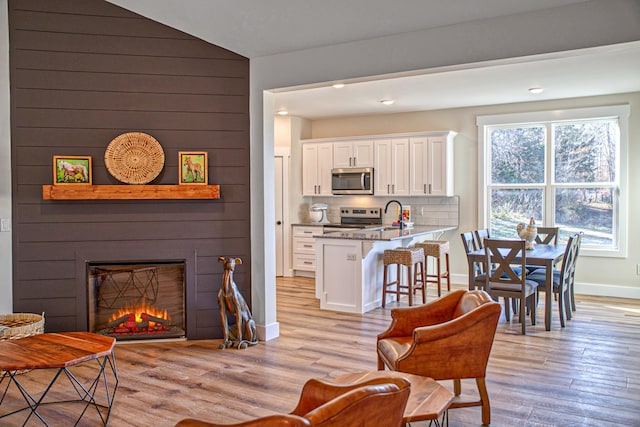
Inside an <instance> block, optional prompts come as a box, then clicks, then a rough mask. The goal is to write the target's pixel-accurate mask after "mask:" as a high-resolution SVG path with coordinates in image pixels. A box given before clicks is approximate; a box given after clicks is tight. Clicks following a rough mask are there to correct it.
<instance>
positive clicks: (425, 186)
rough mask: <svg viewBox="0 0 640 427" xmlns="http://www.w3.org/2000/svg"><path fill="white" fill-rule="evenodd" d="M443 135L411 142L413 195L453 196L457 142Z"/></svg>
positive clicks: (452, 133) (451, 137)
mask: <svg viewBox="0 0 640 427" xmlns="http://www.w3.org/2000/svg"><path fill="white" fill-rule="evenodd" d="M454 137H455V132H442V133H434V134H430V135H421V136H415V137H411V138H410V147H411V151H410V153H411V154H410V156H409V158H410V166H409V169H410V170H411V177H410V190H409V191H410V193H411V195H416V196H417V195H424V196H453V194H454V193H453V138H454Z"/></svg>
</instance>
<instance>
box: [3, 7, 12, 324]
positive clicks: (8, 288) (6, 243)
mask: <svg viewBox="0 0 640 427" xmlns="http://www.w3.org/2000/svg"><path fill="white" fill-rule="evenodd" d="M7 8H8V4H7V0H0V218H3V219H8V220H10V219H11V143H10V142H11V130H10V129H11V128H10V126H9V123H10V122H9V19H8V13H7V12H8V10H7ZM11 252H12V251H11V232H0V314H2V313H11V312H12V311H13V297H12V278H11V277H12V275H11Z"/></svg>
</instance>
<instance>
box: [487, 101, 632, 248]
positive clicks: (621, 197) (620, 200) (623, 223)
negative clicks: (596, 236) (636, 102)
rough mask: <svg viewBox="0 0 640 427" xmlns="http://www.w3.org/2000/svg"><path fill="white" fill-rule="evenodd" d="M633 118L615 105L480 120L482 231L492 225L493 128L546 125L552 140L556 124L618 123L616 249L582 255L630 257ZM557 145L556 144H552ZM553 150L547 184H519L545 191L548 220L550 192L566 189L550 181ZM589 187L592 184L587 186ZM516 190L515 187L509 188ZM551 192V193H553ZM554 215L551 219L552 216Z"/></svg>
mask: <svg viewBox="0 0 640 427" xmlns="http://www.w3.org/2000/svg"><path fill="white" fill-rule="evenodd" d="M629 114H630V106H629V105H628V104H625V105H613V106H602V107H588V108H575V109H565V110H549V111H533V112H525V113H509V114H496V115H486V116H477V117H476V125H477V127H478V225H479V227H480V228H486V227H488V225H489V221H488V220H489V209H490V196H491V194H490V191H489V183H490V182H491V177H490V167H488V166H489V165H488V159H489V150H490V149H491V147H490V144H489V134H488V131H489V127H491V126H505V127H508V126H532V125H542V126H544V127H545V128H546V129H547V130H546V132H547V138H551V135H552V134H551V133H550V130H551V128H552V125H553V124H562V123H563V122H569V123H570V122H575V121H580V120H594V119H616V120H618V127H619V132H620V146H619V152H618V156H617V165H616V167H617V171H618V183H617V184H618V186H617V188H616V191H615V193H616V197H617V204H615V205H614V214H613V215H614V218H613V220H614V226H613V227H614V247H611V248H604V247H599V248H598V247H589V246H586V245H584V246H583V247H582V248H581V250H580V254H581V255H585V256H597V257H616V258H626V257H627V242H628V239H627V234H628V222H627V221H628V191H627V181H628V168H627V165H628V154H627V153H628V145H629ZM550 142H551V144H554V143H555V142H554V141H550ZM552 156H553V150H552V149H551V147H549V146H547V147H545V161H546V164H547V173H546V174H545V179H544V183H543V184H518V187H519V188H526V187H529V186H530V187H535V188H538V187H541V186H542V187H543V203H544V206H543V215H544V217H545V218H553V211H552V209H555V207H554V205H555V201H554V200H550V201H549V200H546V198H547V192H548V191H550V192H551V193H555V189H557V188H563V185H562V184H558V183H553V182H550V181H549V176H548V174H549V173H550V171H549V170H553V168H552V167H551V166H552V163H551V162H553V161H554V159H553V158H552ZM585 184H586V185H587V186H589V185H590V184H587V183H585ZM498 187H502V185H493V186H492V188H498ZM505 187H509V188H514V187H513V186H506V185H505ZM549 188H550V190H547V189H549ZM549 215H551V216H549Z"/></svg>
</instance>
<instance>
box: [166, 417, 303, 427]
mask: <svg viewBox="0 0 640 427" xmlns="http://www.w3.org/2000/svg"><path fill="white" fill-rule="evenodd" d="M309 426H311V424H309V421H307V420H306V419H304V418H302V417H298V416H295V415H286V414H285V415H270V416H268V417H263V418H256V419H255V420H251V421H246V422H244V423H239V424H215V423H210V422H207V421H200V420H194V419H191V418H187V419H184V420H182V421H180V422H179V423H178V424H176V427H309Z"/></svg>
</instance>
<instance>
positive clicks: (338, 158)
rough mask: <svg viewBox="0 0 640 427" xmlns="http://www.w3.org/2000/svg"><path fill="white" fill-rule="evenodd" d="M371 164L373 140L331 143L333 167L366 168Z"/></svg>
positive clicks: (372, 162) (372, 163) (371, 165)
mask: <svg viewBox="0 0 640 427" xmlns="http://www.w3.org/2000/svg"><path fill="white" fill-rule="evenodd" d="M373 165H374V161H373V140H362V141H337V142H334V143H333V167H334V168H366V167H373Z"/></svg>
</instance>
